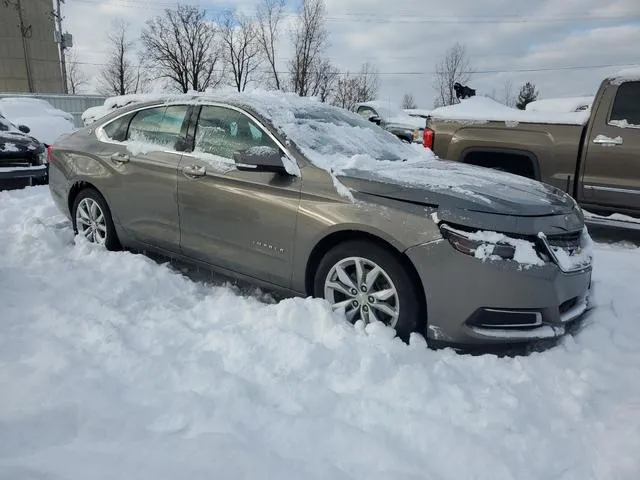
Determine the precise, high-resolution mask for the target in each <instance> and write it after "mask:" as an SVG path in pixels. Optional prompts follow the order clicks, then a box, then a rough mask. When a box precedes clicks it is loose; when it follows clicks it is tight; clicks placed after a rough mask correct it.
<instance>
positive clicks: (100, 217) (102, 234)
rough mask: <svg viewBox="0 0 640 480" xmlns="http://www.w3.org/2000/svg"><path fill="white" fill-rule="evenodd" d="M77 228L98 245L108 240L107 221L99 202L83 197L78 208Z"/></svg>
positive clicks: (81, 233)
mask: <svg viewBox="0 0 640 480" xmlns="http://www.w3.org/2000/svg"><path fill="white" fill-rule="evenodd" d="M76 228H77V230H78V233H79V234H80V235H82V236H84V237H85V238H86V239H87V240H89V241H90V242H93V243H97V244H98V245H104V244H105V243H106V241H107V221H106V218H105V216H104V212H103V211H102V209H101V208H100V205H99V204H98V202H96V201H95V200H94V199H92V198H83V199H82V200H81V201H80V203H79V204H78V208H77V209H76Z"/></svg>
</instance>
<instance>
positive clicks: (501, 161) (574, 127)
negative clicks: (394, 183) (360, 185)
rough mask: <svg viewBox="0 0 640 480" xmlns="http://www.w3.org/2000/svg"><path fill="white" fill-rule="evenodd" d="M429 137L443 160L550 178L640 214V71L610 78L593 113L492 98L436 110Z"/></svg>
mask: <svg viewBox="0 0 640 480" xmlns="http://www.w3.org/2000/svg"><path fill="white" fill-rule="evenodd" d="M496 107H497V108H496ZM423 143H424V146H425V147H428V148H430V149H432V150H433V152H434V153H435V154H436V155H437V156H438V157H440V158H443V159H449V160H455V161H460V162H464V163H469V164H474V165H480V166H484V167H489V168H495V169H499V170H504V171H507V172H511V173H514V174H517V175H522V176H526V177H530V178H534V179H536V180H540V181H543V182H545V183H548V184H551V185H553V186H555V187H557V188H560V189H562V190H564V191H566V192H567V193H569V194H571V195H572V196H573V197H574V198H575V199H576V201H577V202H578V203H579V204H580V206H581V207H583V208H584V209H586V210H588V211H590V212H593V213H595V214H598V215H609V214H611V213H623V214H626V215H631V216H634V217H640V70H628V71H623V72H620V73H619V74H616V75H613V76H611V77H609V78H606V79H605V80H604V81H603V82H602V84H601V85H600V88H599V89H598V92H597V94H596V96H595V98H594V100H593V105H592V107H591V110H590V111H589V110H587V111H584V112H575V113H567V114H557V113H543V112H531V111H520V110H515V109H511V108H509V107H506V106H504V105H500V104H497V103H496V102H493V101H492V100H490V99H488V98H486V97H472V98H470V99H468V100H463V101H462V103H460V104H458V105H452V106H449V107H442V108H439V109H436V110H434V111H432V112H431V116H430V117H428V118H427V120H426V128H425V130H424V137H423Z"/></svg>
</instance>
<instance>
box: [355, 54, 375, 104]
mask: <svg viewBox="0 0 640 480" xmlns="http://www.w3.org/2000/svg"><path fill="white" fill-rule="evenodd" d="M357 78H358V102H368V101H369V100H375V98H376V97H377V96H378V89H379V88H380V73H379V72H378V69H377V68H376V67H375V66H374V65H373V64H371V63H369V62H366V63H364V64H362V67H360V73H359V74H358V77H357Z"/></svg>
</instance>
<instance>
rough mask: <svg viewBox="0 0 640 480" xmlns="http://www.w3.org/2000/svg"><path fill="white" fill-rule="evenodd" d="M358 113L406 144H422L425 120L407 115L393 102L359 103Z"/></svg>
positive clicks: (373, 101) (374, 101)
mask: <svg viewBox="0 0 640 480" xmlns="http://www.w3.org/2000/svg"><path fill="white" fill-rule="evenodd" d="M356 113H358V115H360V116H361V117H364V118H366V119H367V120H369V121H370V122H373V123H375V124H377V125H380V126H381V127H382V128H384V129H385V130H387V131H389V132H391V133H393V134H394V135H395V136H396V137H398V138H399V139H400V140H402V141H404V142H407V143H412V142H415V143H422V136H423V131H424V126H425V120H424V119H422V118H419V117H416V116H411V115H409V114H407V113H406V112H405V111H404V110H402V109H401V108H399V107H398V106H397V105H396V104H394V103H393V102H386V101H382V100H372V101H370V102H364V103H359V104H358V105H357V106H356Z"/></svg>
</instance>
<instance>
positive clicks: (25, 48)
mask: <svg viewBox="0 0 640 480" xmlns="http://www.w3.org/2000/svg"><path fill="white" fill-rule="evenodd" d="M7 3H8V4H9V5H13V6H14V7H15V9H16V11H17V12H18V22H19V25H18V26H19V27H20V37H21V38H22V52H23V54H24V68H25V71H26V73H27V87H28V88H29V93H33V76H32V75H31V59H30V58H29V57H30V55H29V42H27V38H29V37H31V25H28V26H26V27H25V25H24V18H23V17H22V5H21V3H20V0H15V3H10V2H7Z"/></svg>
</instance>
